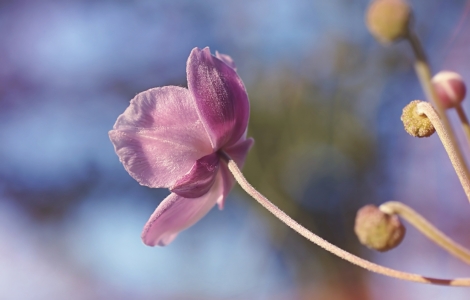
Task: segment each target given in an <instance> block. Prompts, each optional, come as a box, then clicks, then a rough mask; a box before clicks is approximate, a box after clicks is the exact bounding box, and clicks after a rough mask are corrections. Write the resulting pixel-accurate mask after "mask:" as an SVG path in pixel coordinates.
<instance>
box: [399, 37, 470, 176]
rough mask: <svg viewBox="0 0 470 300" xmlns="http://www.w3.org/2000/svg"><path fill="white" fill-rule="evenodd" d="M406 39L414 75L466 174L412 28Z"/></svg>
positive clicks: (422, 52)
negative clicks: (409, 47)
mask: <svg viewBox="0 0 470 300" xmlns="http://www.w3.org/2000/svg"><path fill="white" fill-rule="evenodd" d="M407 40H408V41H409V43H410V44H411V47H412V48H413V52H414V53H415V56H416V61H415V70H416V75H417V76H418V78H419V81H420V83H421V86H422V88H423V90H424V93H425V94H426V98H427V99H428V101H429V102H431V103H432V104H434V106H435V107H436V109H437V111H438V113H439V116H441V119H442V123H443V126H444V128H445V131H446V132H448V136H449V142H450V143H451V144H452V146H453V148H454V149H455V151H454V152H455V158H456V159H457V160H458V161H459V164H460V165H461V166H462V168H463V169H464V170H465V172H466V173H467V175H468V174H469V172H468V167H467V164H466V163H465V160H464V158H463V155H462V152H461V150H460V148H459V146H458V144H457V140H456V138H455V134H454V131H453V129H452V127H451V125H450V122H449V119H448V117H447V114H446V112H445V108H444V106H443V104H442V102H441V101H440V100H439V97H438V95H437V93H436V90H435V89H434V86H433V84H432V81H431V79H432V73H431V68H430V67H429V63H428V60H427V58H426V53H425V52H424V48H423V46H422V45H421V42H420V41H419V39H418V36H417V35H416V33H415V32H413V31H412V30H410V31H409V33H408V35H407ZM468 138H469V139H470V135H469V136H468ZM469 142H470V140H469Z"/></svg>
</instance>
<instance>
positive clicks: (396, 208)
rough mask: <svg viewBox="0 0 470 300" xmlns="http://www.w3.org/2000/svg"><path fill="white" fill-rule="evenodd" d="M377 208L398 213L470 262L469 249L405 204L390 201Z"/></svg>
mask: <svg viewBox="0 0 470 300" xmlns="http://www.w3.org/2000/svg"><path fill="white" fill-rule="evenodd" d="M379 209H380V210H381V211H382V212H384V213H386V214H389V215H392V214H397V215H399V216H400V217H402V218H403V219H405V220H406V221H407V222H408V223H410V224H411V225H413V226H414V227H415V228H416V229H418V230H419V231H420V232H421V233H422V234H424V235H425V236H426V237H428V238H429V239H430V240H431V241H433V242H434V243H436V244H437V245H439V246H441V247H442V248H444V249H445V250H446V251H447V252H449V253H450V254H452V255H454V256H455V257H457V258H459V259H461V260H462V261H464V262H466V263H467V264H470V250H468V249H466V248H464V247H462V246H461V245H459V244H457V243H456V242H454V241H453V240H451V239H450V238H449V237H448V236H446V235H445V234H444V233H442V232H441V231H440V230H439V229H437V228H436V227H434V226H433V225H432V224H431V223H429V222H428V221H427V220H426V219H425V218H424V217H423V216H421V215H420V214H418V213H417V212H416V211H414V210H413V209H411V208H410V207H408V206H407V205H405V204H403V203H401V202H397V201H390V202H386V203H384V204H382V205H380V207H379Z"/></svg>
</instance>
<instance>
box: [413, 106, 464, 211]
mask: <svg viewBox="0 0 470 300" xmlns="http://www.w3.org/2000/svg"><path fill="white" fill-rule="evenodd" d="M417 110H418V113H419V114H424V115H426V116H427V117H428V118H429V120H430V121H431V123H432V125H433V126H434V128H435V129H436V132H437V135H438V136H439V138H440V139H441V142H442V144H443V145H444V148H445V150H446V151H447V155H448V156H449V158H450V162H451V163H452V166H453V167H454V169H455V172H456V173H457V176H458V177H459V180H460V184H462V187H463V189H464V191H465V195H467V199H468V201H469V202H470V180H469V176H468V172H467V169H466V168H465V167H466V165H465V164H464V163H463V162H462V160H461V156H459V154H460V152H459V151H458V150H459V148H458V147H455V144H454V143H453V140H452V135H451V134H449V133H448V131H447V130H446V127H445V125H444V122H443V121H442V120H441V119H440V118H439V115H438V114H437V112H436V111H435V110H434V108H433V107H432V106H431V104H429V103H428V102H421V103H419V104H418V106H417Z"/></svg>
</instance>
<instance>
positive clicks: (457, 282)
mask: <svg viewBox="0 0 470 300" xmlns="http://www.w3.org/2000/svg"><path fill="white" fill-rule="evenodd" d="M222 157H223V159H225V160H226V162H227V165H228V168H229V170H230V171H231V172H232V174H233V176H234V177H235V179H236V180H237V182H238V184H239V185H240V186H241V187H242V188H243V189H244V190H245V191H246V192H247V193H248V194H249V195H250V196H252V197H253V198H254V199H255V200H256V201H258V203H259V204H261V205H262V206H263V207H264V208H266V209H267V210H268V211H269V212H270V213H272V214H273V215H274V216H276V217H277V218H278V219H279V220H281V221H282V222H284V223H285V224H286V225H287V226H289V227H290V228H292V229H294V230H295V231H296V232H297V233H299V234H300V235H302V236H303V237H305V238H306V239H308V240H309V241H311V242H313V243H314V244H316V245H318V246H320V247H322V248H323V249H325V250H326V251H328V252H331V253H333V254H334V255H336V256H339V257H341V258H343V259H345V260H347V261H349V262H350V263H352V264H355V265H357V266H359V267H362V268H364V269H366V270H369V271H372V272H375V273H379V274H382V275H386V276H389V277H394V278H398V279H402V280H407V281H414V282H420V283H430V284H438V285H449V286H470V278H457V279H437V278H430V277H424V276H421V275H418V274H412V273H407V272H401V271H397V270H394V269H390V268H387V267H384V266H381V265H378V264H375V263H372V262H370V261H367V260H365V259H362V258H360V257H357V256H355V255H353V254H351V253H349V252H346V251H344V250H343V249H341V248H339V247H337V246H335V245H333V244H331V243H329V242H328V241H326V240H324V239H322V238H321V237H319V236H317V235H315V234H314V233H312V232H310V231H309V230H308V229H307V228H305V227H303V226H302V225H300V224H299V223H297V222H296V221H294V220H293V219H292V218H291V217H289V216H288V215H287V214H285V213H284V212H283V211H282V210H280V209H279V208H278V207H277V206H275V205H274V204H272V203H271V202H270V201H269V200H268V199H267V198H265V197H264V196H263V195H262V194H261V193H260V192H258V191H257V190H256V189H255V188H254V187H253V186H252V185H251V184H250V183H249V182H248V181H247V180H246V179H245V177H244V176H243V174H242V172H241V171H240V169H239V168H238V166H237V164H236V163H235V162H234V161H233V160H232V159H231V158H230V156H228V155H227V154H226V153H222Z"/></svg>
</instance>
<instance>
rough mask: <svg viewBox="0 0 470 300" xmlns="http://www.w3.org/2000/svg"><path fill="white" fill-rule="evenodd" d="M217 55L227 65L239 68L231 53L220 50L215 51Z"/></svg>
mask: <svg viewBox="0 0 470 300" xmlns="http://www.w3.org/2000/svg"><path fill="white" fill-rule="evenodd" d="M215 57H217V58H218V59H220V60H221V61H223V62H224V63H225V64H226V65H227V66H229V67H230V68H232V69H234V70H235V71H236V70H237V66H236V65H235V62H234V61H233V59H232V57H230V55H227V54H223V53H219V51H215Z"/></svg>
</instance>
